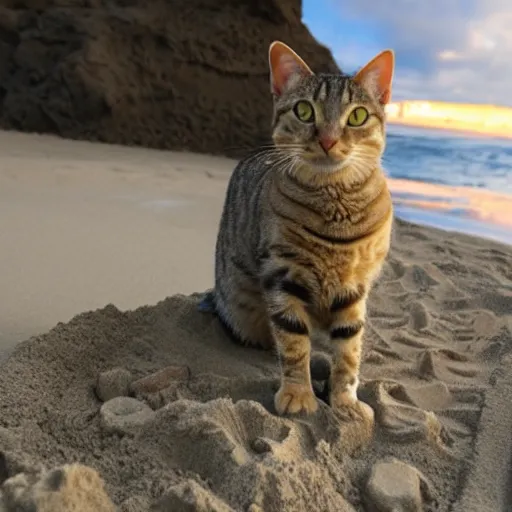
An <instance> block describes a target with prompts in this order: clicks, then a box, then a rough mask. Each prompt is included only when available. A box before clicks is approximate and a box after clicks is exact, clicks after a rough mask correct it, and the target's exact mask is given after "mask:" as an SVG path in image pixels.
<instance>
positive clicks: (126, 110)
mask: <svg viewBox="0 0 512 512" xmlns="http://www.w3.org/2000/svg"><path fill="white" fill-rule="evenodd" d="M301 18H302V8H301V2H300V0H258V2H254V1H251V0H224V1H223V2H218V0H174V1H172V2H169V1H166V0H151V1H150V2H147V1H145V0H112V1H111V0H108V1H106V0H36V1H34V0H6V1H5V0H4V1H3V2H2V7H0V126H2V127H3V128H8V129H15V130H19V131H29V132H34V131H35V132H46V133H55V134H58V135H61V136H63V137H66V138H73V139H86V140H93V141H96V140H98V141H103V142H111V143H118V144H128V145H142V146H145V147H153V148H170V149H178V150H191V151H196V152H207V153H216V154H219V153H220V154H230V155H237V154H240V153H241V152H243V151H241V148H245V149H246V148H248V147H254V146H255V144H258V143H260V142H261V141H262V140H265V139H267V138H268V137H269V135H270V132H269V130H270V116H271V112H272V107H271V98H270V89H269V81H268V62H267V52H268V46H269V44H270V43H271V41H272V40H274V39H284V40H285V41H286V42H287V43H288V44H290V45H292V47H293V48H294V49H296V50H297V51H299V53H300V54H301V55H302V56H303V57H305V58H306V59H307V60H308V63H309V64H310V65H311V67H312V68H313V69H315V70H323V71H326V70H329V69H331V70H336V69H337V67H336V65H335V63H334V60H333V58H332V56H331V54H330V52H329V51H328V50H327V49H326V48H325V47H323V46H321V45H320V44H319V43H317V42H316V40H315V39H314V38H313V37H312V36H311V34H310V32H309V30H308V29H307V28H306V27H305V25H304V24H303V23H302V21H301Z"/></svg>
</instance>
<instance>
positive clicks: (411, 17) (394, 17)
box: [330, 0, 512, 106]
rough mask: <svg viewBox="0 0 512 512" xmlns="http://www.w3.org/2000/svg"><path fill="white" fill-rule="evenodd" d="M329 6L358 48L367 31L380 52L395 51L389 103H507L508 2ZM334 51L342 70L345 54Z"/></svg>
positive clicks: (511, 43)
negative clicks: (354, 30)
mask: <svg viewBox="0 0 512 512" xmlns="http://www.w3.org/2000/svg"><path fill="white" fill-rule="evenodd" d="M330 3H331V8H333V9H335V10H337V12H338V13H339V14H340V16H341V18H342V19H343V20H345V22H350V23H352V24H353V25H354V26H357V27H359V33H358V34H359V36H358V42H359V44H361V45H362V46H363V47H364V45H365V43H364V35H365V33H371V36H372V40H375V39H377V40H378V42H379V43H380V44H381V46H382V48H384V47H391V48H393V49H394V50H395V52H396V59H397V69H396V74H395V81H394V84H395V85H394V99H406V98H424V99H438V100H446V101H467V102H485V103H498V104H502V105H510V106H512V2H511V1H510V0H429V1H423V0H379V1H376V0H330ZM331 47H332V45H331ZM333 50H334V52H335V55H339V61H340V64H341V65H342V66H344V64H345V59H343V53H344V50H343V49H342V48H339V49H338V48H333ZM368 57H371V55H368ZM363 63H364V62H362V63H361V64H363ZM349 64H351V63H349Z"/></svg>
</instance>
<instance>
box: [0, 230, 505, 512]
mask: <svg viewBox="0 0 512 512" xmlns="http://www.w3.org/2000/svg"><path fill="white" fill-rule="evenodd" d="M511 268H512V248H510V247H504V246H500V245H498V244H494V243H491V242H487V241H483V240H479V239H474V238H470V237H465V236H462V235H454V234H449V235H447V234H446V233H443V232H440V231H436V230H433V229H428V228H420V227H417V226H413V225H410V224H407V223H403V222H397V229H396V232H395V240H394V245H393V250H392V252H391V255H390V257H389V260H388V262H387V264H386V266H385V269H384V272H383V275H382V278H381V279H380V281H379V282H378V284H377V285H376V288H375V290H374V293H373V295H372V300H371V303H370V308H369V314H370V328H369V330H368V333H367V336H366V347H365V362H364V365H363V369H362V376H363V382H362V386H361V389H360V397H361V399H362V400H364V402H366V403H367V404H369V405H370V406H371V407H372V409H373V411H374V415H373V414H372V413H371V411H369V407H368V406H366V407H364V406H363V407H362V409H361V414H360V415H353V416H351V417H348V416H344V415H343V414H340V413H335V412H333V411H332V410H331V409H330V408H329V407H328V406H327V405H326V404H324V403H321V407H320V410H319V413H318V414H317V415H315V416H312V417H300V418H295V419H290V418H280V417H277V416H276V415H275V414H274V413H273V405H272V402H273V393H274V391H275V390H276V389H277V384H278V371H277V365H276V362H275V359H274V357H273V355H272V354H271V353H267V352H264V351H261V350H255V349H246V348H243V347H239V346H237V345H235V344H233V343H232V342H231V340H229V339H227V338H226V336H225V333H224V331H223V329H222V327H221V326H220V325H219V323H218V321H217V319H216V318H215V317H213V316H212V315H211V314H208V313H204V312H199V311H198V308H197V305H198V303H199V301H200V299H201V295H199V294H197V295H192V296H174V297H170V298H167V299H166V300H164V301H162V302H160V303H159V304H157V305H156V306H151V307H148V306H145V307H141V308H139V309H137V310H135V311H129V312H121V311H119V310H118V309H116V308H115V307H114V306H112V305H110V306H107V307H106V308H104V309H102V310H99V311H95V312H91V313H84V314H82V315H79V316H77V317H76V318H74V319H73V320H72V321H71V322H69V323H68V324H59V325H57V326H56V327H55V328H54V329H53V330H52V331H50V332H49V333H48V334H46V335H43V336H39V337H37V338H33V339H31V340H28V341H27V342H25V343H23V344H21V345H20V346H19V347H18V348H17V349H16V350H15V352H14V353H13V354H12V355H11V357H10V358H9V360H8V361H7V362H5V363H4V365H3V366H2V368H1V371H0V410H1V411H2V414H1V415H0V425H1V428H0V451H1V457H0V477H1V481H3V482H4V484H3V486H2V494H3V498H2V499H3V500H4V501H3V507H4V508H3V509H2V507H1V506H0V510H5V511H11V510H27V511H28V510H37V511H43V510H44V511H46V510H50V509H49V508H44V507H45V505H43V502H44V500H52V501H48V502H49V503H51V507H53V508H51V510H54V511H55V512H63V511H64V510H75V509H72V508H70V505H69V503H71V501H68V502H66V500H71V499H72V497H73V496H77V495H78V493H84V492H85V495H86V496H88V499H89V501H86V499H85V498H83V499H82V501H81V503H82V504H83V505H80V506H79V507H78V508H76V510H92V509H93V507H96V508H94V510H98V511H103V510H105V511H110V510H112V503H111V502H110V501H109V499H108V498H107V496H106V495H105V491H104V490H103V483H102V481H101V480H100V479H99V478H98V474H99V475H100V476H101V478H102V479H103V481H104V486H105V490H106V493H107V495H108V496H109V497H110V499H111V500H112V502H113V503H114V504H115V505H116V506H117V507H119V509H120V510H121V511H146V510H155V511H165V510H173V511H180V510H190V511H192V510H194V511H197V510H199V511H207V510H208V511H212V510H213V511H219V512H220V511H223V512H225V511H233V510H236V511H238V510H242V511H251V512H258V511H265V512H273V511H276V512H277V511H299V510H304V511H306V510H312V508H311V506H312V505H311V504H314V509H315V510H325V511H344V510H346V511H353V510H376V511H392V510H394V511H416V510H418V511H421V510H440V511H448V510H450V511H451V510H456V511H465V512H471V511H475V512H476V511H478V512H483V511H487V510H489V511H490V510H493V511H500V510H508V508H507V506H508V505H507V503H509V502H508V501H507V500H508V495H507V492H508V491H507V489H508V487H509V485H510V482H509V472H508V463H509V459H510V453H511V437H510V431H511V427H512V409H511V408H510V406H509V405H510V401H511V399H512V395H511V393H512V378H511V372H510V368H511V349H512V334H511V330H512V274H511V273H510V269H511ZM475 448H476V449H475ZM66 464H75V465H71V466H66ZM90 468H93V469H94V471H93V470H92V469H90ZM70 489H74V491H70ZM91 489H92V490H91ZM84 490H85V491H84ZM70 497H71V498H70ZM38 500H39V501H38ZM65 503H68V505H63V504H65ZM1 504H2V503H0V505H1ZM15 506H17V507H18V508H15ZM30 506H32V508H30ZM66 506H68V508H66ZM34 507H35V508H34ZM80 507H81V508H80ZM87 507H89V508H87ZM151 507H152V508H151Z"/></svg>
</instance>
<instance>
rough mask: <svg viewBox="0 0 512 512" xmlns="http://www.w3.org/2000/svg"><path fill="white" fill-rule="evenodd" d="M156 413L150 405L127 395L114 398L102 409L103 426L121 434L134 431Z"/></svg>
mask: <svg viewBox="0 0 512 512" xmlns="http://www.w3.org/2000/svg"><path fill="white" fill-rule="evenodd" d="M154 415H155V412H154V411H153V410H152V409H151V408H150V407H149V406H148V405H146V404H144V403H142V402H139V400H135V398H129V397H126V396H120V397H116V398H112V400H109V401H108V402H105V403H104V404H103V405H102V406H101V409H100V417H101V422H102V425H103V428H104V429H105V430H107V431H110V432H119V433H121V434H129V433H134V431H136V430H138V429H139V428H140V427H142V426H143V425H145V424H146V423H148V422H150V421H151V420H152V419H153V417H154Z"/></svg>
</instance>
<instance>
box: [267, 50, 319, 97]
mask: <svg viewBox="0 0 512 512" xmlns="http://www.w3.org/2000/svg"><path fill="white" fill-rule="evenodd" d="M268 61H269V66H270V90H271V92H272V93H273V94H275V95H277V96H280V95H281V94H282V93H283V91H285V90H286V89H289V88H291V87H293V86H294V85H296V84H297V83H298V82H299V81H300V79H301V78H303V77H304V76H308V75H312V74H313V71H311V69H309V66H308V65H307V64H306V63H305V62H304V61H303V60H302V59H301V58H300V57H299V56H298V55H297V54H296V53H295V52H294V51H293V50H292V49H291V48H290V47H289V46H287V45H285V44H284V43H282V42H281V41H274V42H273V43H272V44H271V45H270V48H269V50H268Z"/></svg>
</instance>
